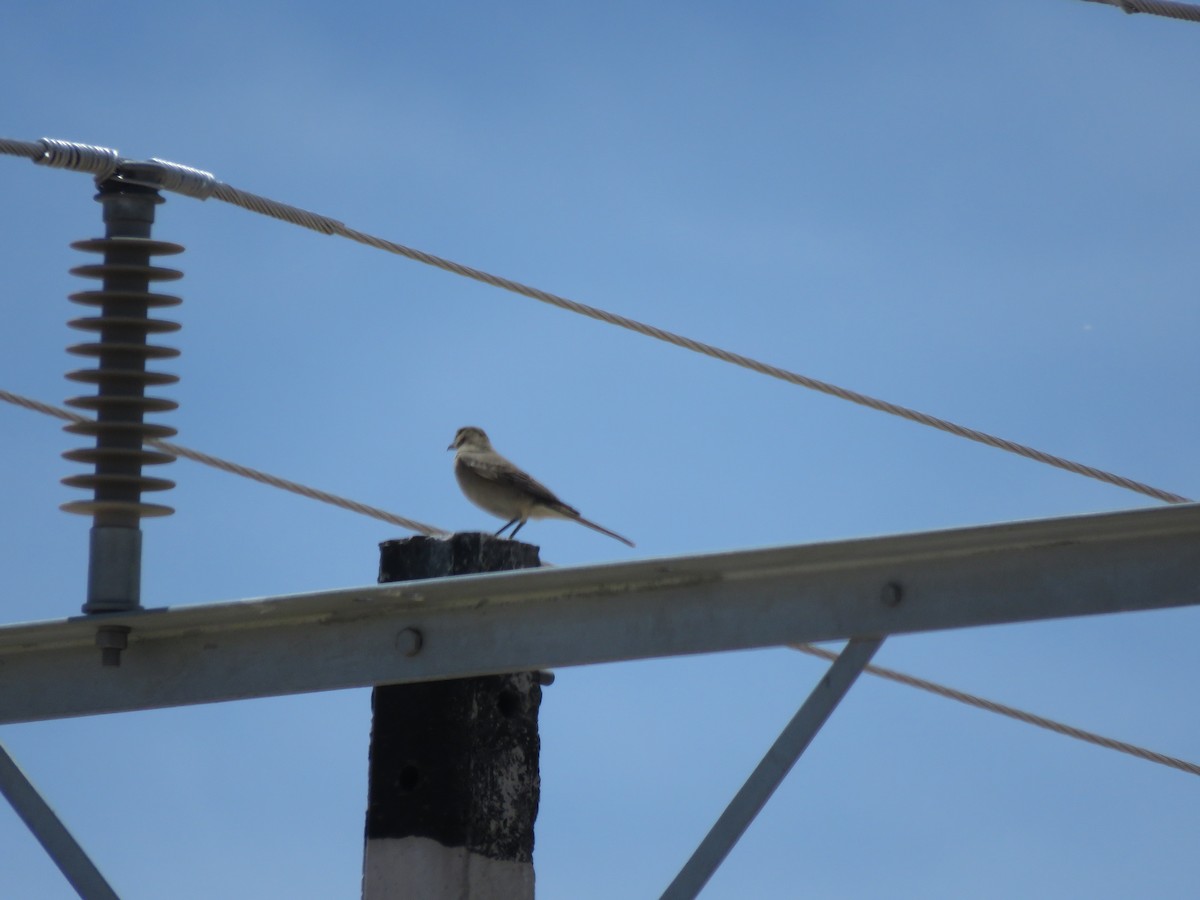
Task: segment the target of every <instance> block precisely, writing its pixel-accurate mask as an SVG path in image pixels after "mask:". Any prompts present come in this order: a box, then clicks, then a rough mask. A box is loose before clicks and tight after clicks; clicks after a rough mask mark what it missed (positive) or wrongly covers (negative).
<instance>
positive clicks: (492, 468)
mask: <svg viewBox="0 0 1200 900" xmlns="http://www.w3.org/2000/svg"><path fill="white" fill-rule="evenodd" d="M462 460H463V462H464V463H466V464H467V465H468V466H469V467H470V469H471V471H472V472H474V473H475V474H476V475H478V476H479V477H480V478H486V479H487V480H488V481H493V482H495V483H496V484H502V485H505V486H507V487H511V488H513V489H515V490H518V491H521V492H522V493H525V494H528V495H529V496H530V497H532V498H533V499H534V500H536V501H537V502H538V503H542V504H545V505H546V506H549V507H551V508H553V509H560V510H562V511H563V512H565V513H567V514H568V515H572V516H577V515H579V510H577V509H575V508H574V507H573V506H568V505H567V504H565V503H563V502H562V501H561V500H559V499H558V497H556V496H555V495H554V491H552V490H550V488H548V487H546V486H545V485H544V484H542V483H541V482H540V481H538V480H537V479H536V478H533V477H532V476H531V475H529V474H528V473H526V472H523V471H521V470H520V469H518V468H517V467H516V466H514V465H513V464H512V463H510V462H509V461H508V460H506V459H504V458H503V457H498V458H492V459H489V458H487V457H479V456H466V455H464V456H463V457H462Z"/></svg>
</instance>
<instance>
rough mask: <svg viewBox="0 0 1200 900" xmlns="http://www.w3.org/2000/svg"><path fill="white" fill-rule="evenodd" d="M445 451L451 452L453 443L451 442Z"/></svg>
mask: <svg viewBox="0 0 1200 900" xmlns="http://www.w3.org/2000/svg"><path fill="white" fill-rule="evenodd" d="M446 449H447V450H453V449H454V444H453V442H451V444H450V446H449V447H447V448H446Z"/></svg>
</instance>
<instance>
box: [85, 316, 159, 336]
mask: <svg viewBox="0 0 1200 900" xmlns="http://www.w3.org/2000/svg"><path fill="white" fill-rule="evenodd" d="M67 324H68V325H70V326H71V327H72V328H78V329H79V330H80V331H103V330H104V329H105V328H128V329H130V330H131V331H143V332H145V333H147V334H166V333H168V332H171V331H178V330H179V329H180V328H182V327H183V326H182V325H180V324H179V323H178V322H171V321H168V320H167V319H148V318H146V317H145V316H85V317H84V318H81V319H71V321H69V322H67Z"/></svg>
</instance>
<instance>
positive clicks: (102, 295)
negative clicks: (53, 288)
mask: <svg viewBox="0 0 1200 900" xmlns="http://www.w3.org/2000/svg"><path fill="white" fill-rule="evenodd" d="M67 299H68V300H70V301H71V302H72V303H78V304H80V305H81V306H105V305H107V304H109V303H127V304H130V305H133V306H145V307H148V308H150V309H155V308H157V307H162V306H178V305H179V304H180V303H182V302H183V298H182V297H176V296H175V295H173V294H155V293H152V292H149V291H145V292H143V291H78V292H76V293H74V294H71V295H69V296H68V297H67Z"/></svg>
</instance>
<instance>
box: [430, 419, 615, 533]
mask: <svg viewBox="0 0 1200 900" xmlns="http://www.w3.org/2000/svg"><path fill="white" fill-rule="evenodd" d="M446 449H447V450H454V451H456V452H455V454H454V477H455V478H456V479H458V486H459V487H460V488H462V492H463V494H464V495H465V496H466V498H467V499H468V500H470V501H471V502H472V503H474V504H475V505H476V506H478V507H479V508H480V509H482V510H484V511H485V512H489V513H491V514H492V515H493V516H499V517H500V518H501V519H507V520H508V521H506V522H505V523H504V525H503V527H501V529H500V530H499V531H497V532H496V537H499V536H500V535H501V534H503V533H504V532H505V530H507V529H508V528H509V527H510V526H512V525H516V526H517V527H516V528H513V530H512V533H511V534H510V535H509V538H510V539H511V538H515V537H516V536H517V532H518V531H520V530H521V528H522V527H523V526H524V525H525V523H526V522H527V521H529V520H530V519H570V520H572V521H574V522H578V523H579V524H580V525H586V526H587V527H588V528H591V529H592V530H593V531H598V532H600V533H601V534H606V535H608V536H609V537H610V538H615V539H616V540H618V541H620V542H621V543H623V544H628V545H629V546H630V547H632V546H634V544H633V541H631V540H629V538H627V537H622V536H621V535H619V534H617V533H616V532H615V531H609V530H608V529H607V528H605V527H604V526H602V525H597V524H596V523H595V522H592V521H589V520H588V519H585V518H584V517H583V516H581V515H580V514H579V510H577V509H576V508H575V507H573V506H568V505H567V504H566V503H563V502H562V501H561V500H559V499H558V497H556V496H555V494H554V492H553V491H552V490H550V489H549V488H548V487H546V486H545V485H544V484H542V483H541V482H539V481H536V480H535V479H534V478H533V477H531V476H530V475H529V474H527V473H526V472H524V471H522V470H521V469H520V468H518V467H517V466H515V465H513V464H512V463H511V462H509V461H508V460H507V459H505V458H504V457H503V456H501V455H500V454H499V453H497V452H496V450H495V448H493V447H492V442H491V441H490V440H488V436H487V434H486V433H485V432H484V430H483V429H482V428H476V427H475V426H473V425H468V426H466V427H464V428H460V429H458V432H457V433H456V434H455V435H454V440H453V441H452V442H451V444H450V446H449V447H447V448H446Z"/></svg>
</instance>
